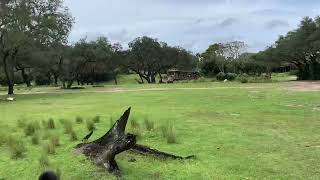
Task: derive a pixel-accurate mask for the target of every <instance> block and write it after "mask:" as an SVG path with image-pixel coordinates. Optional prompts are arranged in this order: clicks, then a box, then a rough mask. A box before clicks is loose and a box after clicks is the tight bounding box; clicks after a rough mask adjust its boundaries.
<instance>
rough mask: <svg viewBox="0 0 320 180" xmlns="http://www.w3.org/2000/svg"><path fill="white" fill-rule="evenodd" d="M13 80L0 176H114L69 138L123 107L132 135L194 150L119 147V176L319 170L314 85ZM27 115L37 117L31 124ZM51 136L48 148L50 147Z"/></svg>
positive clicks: (102, 124) (4, 117)
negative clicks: (154, 153)
mask: <svg viewBox="0 0 320 180" xmlns="http://www.w3.org/2000/svg"><path fill="white" fill-rule="evenodd" d="M302 87H303V86H302ZM17 89H18V90H17V91H16V93H17V95H15V97H16V101H13V102H5V101H0V128H1V132H0V134H1V136H0V138H1V139H0V143H1V146H0V158H1V159H0V169H1V170H0V179H6V180H7V179H8V180H11V179H26V180H29V179H30V180H31V179H37V177H38V176H39V174H40V173H41V172H42V171H43V170H44V169H46V168H47V167H49V169H53V170H57V169H58V170H59V172H60V174H61V177H62V179H70V180H71V179H77V180H80V179H84V180H87V179H112V178H114V177H113V176H111V175H110V174H109V173H107V172H106V171H105V170H104V169H102V168H98V167H96V166H95V165H94V164H93V163H92V162H91V161H90V160H87V159H86V157H85V156H84V155H80V154H77V153H76V152H75V151H74V146H75V145H76V144H78V143H80V142H81V139H82V138H83V137H84V136H85V135H86V134H88V132H89V130H88V126H92V124H90V122H93V120H92V119H95V122H94V125H95V128H96V130H95V131H94V133H93V136H92V137H91V138H90V140H93V139H96V138H98V137H100V136H102V135H103V134H104V133H105V132H106V131H107V130H108V129H109V128H110V126H111V124H112V122H114V121H115V120H117V119H118V118H119V117H120V116H121V115H122V113H123V112H124V110H126V109H127V108H128V107H132V111H131V116H130V120H129V122H128V131H129V132H133V133H136V134H138V135H139V139H138V143H141V144H145V145H148V146H151V147H153V148H156V149H158V150H162V151H165V152H169V153H173V154H177V155H182V156H188V155H195V156H196V158H194V159H189V160H159V159H156V158H152V157H145V156H141V155H137V154H133V153H131V152H125V153H121V154H120V155H118V156H117V162H118V163H119V166H120V169H121V170H122V173H123V177H124V178H125V179H314V180H316V179H320V131H319V129H320V116H319V113H320V92H319V91H317V89H313V90H312V91H308V89H303V88H301V84H299V83H297V82H276V83H260V84H254V83H253V84H240V83H236V82H230V83H218V82H194V83H178V84H162V85H161V84H160V85H135V84H131V85H119V86H112V85H106V86H104V87H86V88H85V89H79V90H62V89H59V88H54V87H36V88H33V89H31V90H26V89H25V88H17ZM1 93H2V94H5V91H3V92H1ZM4 97H5V95H1V98H2V99H3V98H4ZM97 116H98V117H99V118H97ZM94 117H96V118H94ZM49 119H52V120H53V122H54V123H52V120H49ZM97 119H99V120H97ZM132 122H134V123H132ZM28 124H36V125H34V127H35V130H34V132H33V131H32V130H30V128H29V130H28ZM66 124H67V125H66ZM152 124H153V125H152ZM66 126H71V127H72V129H73V130H72V132H73V133H70V132H69V133H68V132H65V131H67V130H66V129H68V128H66ZM146 126H149V127H146ZM164 129H166V130H167V131H169V133H167V132H163V131H164ZM168 129H169V130H168ZM74 133H75V134H74ZM70 134H73V135H72V136H74V135H76V136H77V139H78V140H75V138H73V139H72V138H71V137H72V136H71V135H70ZM37 138H38V140H39V142H38V143H37V142H36V140H35V139H37ZM170 138H171V141H172V142H171V143H168V140H169V139H170ZM57 139H58V140H57ZM57 141H58V142H57ZM169 141H170V140H169ZM12 142H16V144H18V145H12ZM53 142H55V143H54V144H55V146H54V147H52V148H54V152H52V151H50V150H48V149H50V148H48V145H50V144H53ZM21 143H23V145H21ZM20 146H23V147H24V148H22V149H24V150H23V153H22V155H21V157H20V156H19V154H18V157H16V156H17V154H15V153H14V152H15V151H14V149H18V148H19V147H20ZM17 147H18V148H17ZM50 147H51V146H50ZM44 154H45V155H44ZM134 160H135V161H134ZM132 161H133V162H132ZM47 163H48V164H47Z"/></svg>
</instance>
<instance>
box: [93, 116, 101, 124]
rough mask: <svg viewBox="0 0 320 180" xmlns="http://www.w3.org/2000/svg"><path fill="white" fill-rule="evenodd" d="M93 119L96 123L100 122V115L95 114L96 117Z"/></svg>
mask: <svg viewBox="0 0 320 180" xmlns="http://www.w3.org/2000/svg"><path fill="white" fill-rule="evenodd" d="M92 121H93V122H94V123H100V116H95V117H94V118H93V119H92Z"/></svg>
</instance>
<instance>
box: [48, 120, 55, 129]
mask: <svg viewBox="0 0 320 180" xmlns="http://www.w3.org/2000/svg"><path fill="white" fill-rule="evenodd" d="M47 128H48V129H55V128H56V126H55V123H54V120H53V119H52V118H50V119H49V120H48V122H47Z"/></svg>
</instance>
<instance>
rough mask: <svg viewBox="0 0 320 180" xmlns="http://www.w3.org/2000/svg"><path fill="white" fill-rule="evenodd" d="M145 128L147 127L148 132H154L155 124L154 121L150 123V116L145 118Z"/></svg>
mask: <svg viewBox="0 0 320 180" xmlns="http://www.w3.org/2000/svg"><path fill="white" fill-rule="evenodd" d="M143 122H144V126H145V128H146V130H148V131H151V130H153V128H154V122H153V121H150V120H149V118H148V116H145V117H144V121H143Z"/></svg>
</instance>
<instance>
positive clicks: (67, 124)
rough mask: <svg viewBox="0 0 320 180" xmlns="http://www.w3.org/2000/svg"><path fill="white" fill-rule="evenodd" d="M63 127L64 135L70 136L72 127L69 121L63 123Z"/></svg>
mask: <svg viewBox="0 0 320 180" xmlns="http://www.w3.org/2000/svg"><path fill="white" fill-rule="evenodd" d="M63 127H64V133H66V134H70V133H72V131H73V125H72V123H71V122H70V121H65V122H64V124H63Z"/></svg>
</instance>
